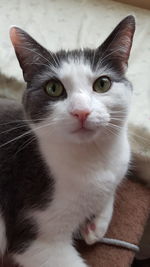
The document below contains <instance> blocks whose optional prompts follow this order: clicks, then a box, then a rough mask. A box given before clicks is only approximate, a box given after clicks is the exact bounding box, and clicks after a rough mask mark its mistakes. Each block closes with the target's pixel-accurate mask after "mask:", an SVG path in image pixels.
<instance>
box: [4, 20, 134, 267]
mask: <svg viewBox="0 0 150 267" xmlns="http://www.w3.org/2000/svg"><path fill="white" fill-rule="evenodd" d="M134 31H135V19H134V17H133V16H131V15H130V16H127V17H126V18H125V19H123V20H122V21H121V22H120V23H119V24H118V26H117V27H116V28H115V29H114V30H113V31H112V33H111V34H110V35H109V36H108V38H107V39H106V40H105V41H104V42H103V43H102V45H100V46H99V47H98V48H97V49H83V50H73V51H63V50H61V51H58V52H56V53H54V52H50V51H48V50H46V49H45V48H44V47H42V46H41V45H40V44H39V43H37V42H36V41H35V40H34V39H33V38H32V37H31V36H29V35H28V34H27V33H26V32H24V31H23V30H21V29H20V28H18V27H12V28H11V30H10V37H11V40H12V43H13V46H14V49H15V52H16V55H17V58H18V60H19V63H20V66H21V68H22V70H23V76H24V80H25V82H26V83H27V88H26V90H25V92H24V95H23V100H22V104H19V103H16V102H15V101H11V100H5V101H4V100H1V101H0V107H1V112H0V173H1V175H0V250H1V254H2V255H4V254H5V253H6V252H7V253H10V254H11V255H12V257H13V259H14V260H15V261H16V262H17V263H19V264H20V265H21V266H23V267H54V266H55V267H87V266H88V265H87V263H85V261H84V260H83V259H82V258H81V257H80V255H79V254H78V252H77V251H76V249H75V248H74V242H73V234H74V233H76V232H77V231H80V233H81V235H82V236H83V238H84V240H85V241H86V243H87V244H94V243H95V242H98V241H99V240H100V239H101V238H102V237H103V236H104V235H105V233H106V231H107V228H108V225H109V223H110V221H111V217H112V213H113V202H114V196H115V192H116V188H117V186H118V185H119V184H120V183H121V181H122V180H123V178H124V176H125V174H126V172H127V170H128V165H129V162H130V154H131V153H130V146H129V143H128V136H127V119H128V113H129V110H130V102H131V97H132V85H131V83H130V82H129V81H128V80H127V79H126V77H125V72H126V69H127V64H128V58H129V54H130V49H131V45H132V39H133V35H134Z"/></svg>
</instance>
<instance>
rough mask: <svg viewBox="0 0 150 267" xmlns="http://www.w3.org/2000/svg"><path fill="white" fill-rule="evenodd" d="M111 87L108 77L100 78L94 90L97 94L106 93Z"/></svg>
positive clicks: (95, 83)
mask: <svg viewBox="0 0 150 267" xmlns="http://www.w3.org/2000/svg"><path fill="white" fill-rule="evenodd" d="M110 87H111V81H110V79H109V78H108V77H107V76H102V77H99V78H98V79H97V80H96V81H95V82H94V84H93V90H94V91H95V92H97V93H105V92H107V91H108V90H109V89H110Z"/></svg>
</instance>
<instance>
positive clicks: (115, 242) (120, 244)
mask: <svg viewBox="0 0 150 267" xmlns="http://www.w3.org/2000/svg"><path fill="white" fill-rule="evenodd" d="M100 243H103V244H108V245H114V246H117V247H123V248H127V249H129V250H132V251H134V252H139V250H140V248H139V247H138V246H137V245H134V244H132V243H129V242H126V241H122V240H118V239H113V238H107V237H104V238H102V239H101V240H100Z"/></svg>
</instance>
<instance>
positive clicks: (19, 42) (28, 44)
mask: <svg viewBox="0 0 150 267" xmlns="http://www.w3.org/2000/svg"><path fill="white" fill-rule="evenodd" d="M10 38H11V41H12V44H13V46H14V49H15V52H16V56H17V58H18V61H19V63H20V66H21V68H22V71H23V76H24V80H25V81H26V82H30V81H31V79H32V78H33V76H34V75H35V74H36V73H37V71H39V70H40V69H41V68H42V66H44V65H46V64H47V65H48V58H49V55H50V54H49V52H48V51H47V50H46V49H45V48H44V47H42V46H41V45H40V44H39V43H37V42H36V41H35V40H34V39H33V38H32V37H31V36H30V35H29V34H27V33H26V32H25V31H23V30H21V29H20V28H18V27H15V26H13V27H11V29H10Z"/></svg>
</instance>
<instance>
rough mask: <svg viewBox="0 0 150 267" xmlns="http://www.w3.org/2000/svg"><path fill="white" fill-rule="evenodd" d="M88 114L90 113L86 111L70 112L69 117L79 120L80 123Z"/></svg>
mask: <svg viewBox="0 0 150 267" xmlns="http://www.w3.org/2000/svg"><path fill="white" fill-rule="evenodd" d="M89 114H90V111H88V110H74V111H73V112H71V115H72V116H74V117H76V118H77V119H79V120H80V121H82V122H83V121H85V120H86V118H87V117H88V115H89Z"/></svg>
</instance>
